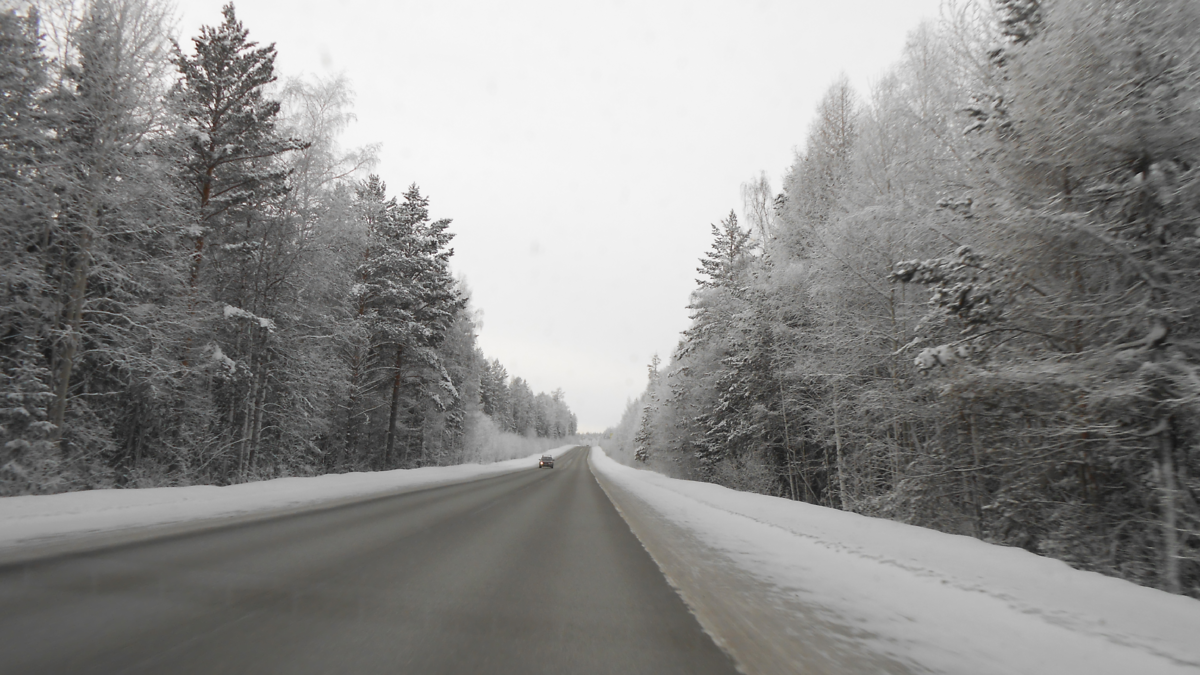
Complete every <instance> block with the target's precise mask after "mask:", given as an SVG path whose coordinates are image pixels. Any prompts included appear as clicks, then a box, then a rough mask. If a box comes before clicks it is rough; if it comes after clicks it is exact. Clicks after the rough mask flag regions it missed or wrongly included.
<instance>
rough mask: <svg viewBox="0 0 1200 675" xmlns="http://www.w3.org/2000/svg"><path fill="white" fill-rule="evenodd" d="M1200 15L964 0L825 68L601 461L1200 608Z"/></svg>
mask: <svg viewBox="0 0 1200 675" xmlns="http://www.w3.org/2000/svg"><path fill="white" fill-rule="evenodd" d="M1198 30H1200V9H1197V7H1196V5H1195V3H1190V2H1186V1H1182V0H1180V1H1174V0H1172V1H1167V2H1158V3H1138V2H1129V1H1125V0H1102V1H1099V2H1095V1H1092V2H1089V1H1085V0H1056V1H1054V2H1040V3H1039V2H1032V1H1029V0H1022V1H1020V2H1016V1H1013V2H1009V1H1007V0H997V1H996V2H995V3H994V4H985V3H963V4H959V5H952V6H948V7H947V10H946V12H945V15H944V16H943V18H942V20H941V21H940V22H938V23H936V24H926V25H923V26H921V27H920V28H918V29H917V30H916V31H914V32H913V33H912V34H911V36H910V40H909V44H908V46H907V48H906V50H905V52H904V55H903V58H902V60H901V61H900V63H898V64H897V65H896V66H895V67H894V68H893V70H892V71H891V72H890V73H889V74H888V75H887V76H886V77H884V78H882V79H881V80H880V81H879V82H877V83H876V84H875V85H874V86H873V88H872V90H871V91H870V92H869V93H868V95H866V96H865V97H861V98H859V97H857V96H856V95H855V93H854V92H853V91H852V90H851V89H850V87H849V84H848V83H847V82H845V81H839V82H837V83H835V84H834V85H833V86H832V87H831V89H830V90H829V92H828V94H827V95H826V97H825V99H824V100H823V101H822V103H821V104H820V106H819V108H818V111H817V116H816V118H815V120H814V122H813V123H812V127H811V133H810V135H809V138H808V141H807V143H806V145H805V147H804V150H803V151H802V152H800V153H798V155H797V157H796V160H795V162H794V163H793V165H792V167H791V168H790V170H789V172H788V174H787V176H786V178H785V180H784V184H783V189H782V192H781V193H780V194H779V196H778V198H777V199H775V200H774V207H775V208H774V209H773V210H772V212H771V213H769V214H764V209H763V208H762V204H763V203H764V200H763V199H762V197H761V196H758V197H755V195H760V193H762V192H763V188H762V185H761V184H762V179H761V178H756V179H755V180H754V181H753V182H752V183H750V184H749V185H748V186H746V187H745V188H744V194H745V195H747V200H746V201H747V205H746V206H747V208H746V217H747V220H748V222H750V223H751V225H752V227H751V228H742V227H741V226H740V225H738V224H737V223H736V220H734V219H733V218H728V219H726V220H725V221H723V222H722V224H721V226H720V227H714V250H713V253H710V254H709V256H708V257H707V258H706V259H705V260H704V261H703V264H704V267H703V271H704V273H705V275H706V278H704V279H702V280H701V281H700V283H699V285H698V287H697V289H696V291H695V293H694V295H693V299H692V303H691V307H692V309H693V312H694V314H693V325H692V327H691V328H690V329H689V330H688V331H687V332H685V333H684V334H683V335H682V337H681V340H680V343H679V347H678V348H677V350H676V351H675V353H674V355H673V358H672V360H671V362H670V363H669V364H667V365H666V366H665V367H664V368H663V369H662V374H661V375H657V376H652V377H651V380H650V385H649V387H648V389H647V391H646V394H644V395H643V397H642V399H641V401H640V402H637V403H635V404H633V405H631V407H630V409H629V410H628V411H627V413H626V416H625V418H624V419H623V420H622V422H621V424H620V425H619V426H618V427H616V428H614V429H612V430H610V432H609V434H610V437H611V438H612V441H611V443H612V447H613V454H614V455H615V456H623V457H625V458H626V459H627V460H629V461H631V460H632V459H633V455H634V453H635V452H636V453H637V454H638V458H639V459H646V460H648V461H649V462H650V463H651V465H655V466H659V467H661V468H663V469H664V470H667V471H671V472H675V473H677V474H679V475H684V476H689V477H695V478H701V479H705V480H712V481H716V482H720V483H723V484H726V485H729V486H731V487H737V488H740V489H752V490H757V491H761V492H766V493H771V494H778V495H782V496H787V497H790V498H793V499H799V500H805V501H809V502H813V503H818V504H823V505H827V506H832V507H836V508H842V509H847V510H853V511H857V512H861V513H866V514H871V515H879V516H885V517H890V518H895V519H899V520H903V521H906V522H910V523H916V524H920V525H925V526H929V527H934V528H938V529H941V530H944V531H948V532H955V533H962V534H969V535H972V536H976V537H980V538H983V539H985V540H988V541H992V542H996V543H1003V544H1009V545H1014V546H1021V547H1024V548H1027V549H1029V550H1032V551H1035V552H1038V553H1042V554H1045V555H1050V556H1054V557H1057V558H1061V559H1063V560H1066V561H1068V562H1070V563H1071V564H1073V565H1076V566H1079V567H1083V568H1086V569H1092V570H1097V571H1101V572H1104V573H1107V574H1112V575H1116V576H1121V577H1124V578H1127V579H1131V580H1134V581H1137V582H1139V583H1143V584H1147V585H1153V586H1157V587H1160V588H1163V589H1165V590H1169V591H1172V592H1177V593H1186V594H1190V595H1193V596H1200V507H1198V506H1197V504H1198V501H1200V482H1198V481H1200V478H1198V475H1200V427H1198V426H1197V420H1200V352H1198V346H1197V344H1198V343H1197V330H1198V329H1197V324H1196V316H1195V315H1196V312H1197V308H1198V307H1200V287H1198V286H1197V284H1198V283H1200V276H1198V275H1197V273H1196V270H1197V269H1200V231H1197V230H1196V224H1197V222H1200V219H1198V218H1197V209H1200V191H1198V190H1197V185H1200V183H1198V176H1200V173H1197V172H1198V171H1200V169H1198V168H1197V167H1198V166H1200V136H1198V134H1200V120H1198V119H1197V116H1198V115H1200V109H1197V107H1196V106H1195V100H1196V96H1197V94H1198V92H1200V43H1198V42H1197V40H1196V39H1195V35H1197V34H1198V33H1197V31H1198ZM731 241H743V242H745V249H744V251H743V252H742V254H741V255H742V256H743V262H742V263H740V267H738V271H737V273H736V274H735V273H731V272H730V273H726V272H723V271H718V267H717V266H716V263H715V262H714V260H716V259H717V258H716V256H718V255H720V252H722V251H725V250H726V249H729V245H728V243H729V242H731ZM733 261H734V258H733V257H730V258H729V264H730V266H731V268H732V266H733ZM647 439H652V443H650V444H649V445H647ZM606 447H608V446H606Z"/></svg>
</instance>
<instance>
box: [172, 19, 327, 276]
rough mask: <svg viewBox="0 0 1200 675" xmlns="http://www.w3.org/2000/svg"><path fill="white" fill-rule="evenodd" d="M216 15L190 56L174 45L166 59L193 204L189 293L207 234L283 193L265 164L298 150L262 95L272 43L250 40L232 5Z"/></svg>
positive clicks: (271, 64)
mask: <svg viewBox="0 0 1200 675" xmlns="http://www.w3.org/2000/svg"><path fill="white" fill-rule="evenodd" d="M221 14H222V15H223V16H224V17H225V20H224V22H222V23H221V25H219V26H217V27H215V28H214V27H211V26H204V27H203V28H201V29H200V35H199V36H197V37H195V38H193V39H192V43H193V45H194V48H195V54H194V55H191V56H189V55H186V54H184V53H183V52H182V50H180V48H179V46H178V45H176V46H175V55H174V57H173V59H172V61H173V63H174V64H175V66H176V68H178V70H179V73H180V75H181V79H180V80H179V82H178V83H177V84H176V86H175V88H174V89H173V90H172V92H171V94H172V100H173V102H174V104H175V106H176V108H177V110H178V113H179V115H180V117H181V118H182V120H183V126H182V127H181V130H180V135H181V139H180V140H181V142H182V143H183V145H184V147H185V148H186V149H187V160H186V162H185V169H186V175H187V178H188V182H189V183H190V187H191V189H192V190H193V191H194V192H193V198H194V199H195V200H196V202H195V203H196V224H195V225H193V226H192V227H191V228H190V234H191V236H192V238H193V244H194V247H193V252H192V269H191V274H190V279H189V284H190V286H191V288H192V289H195V288H196V286H197V284H198V283H199V278H200V272H201V265H202V263H203V260H204V251H205V244H206V241H207V240H206V236H207V235H208V234H209V233H210V232H213V231H214V230H215V231H216V232H218V233H221V232H222V231H223V229H224V228H225V227H227V224H228V223H229V222H231V221H236V220H238V210H239V209H241V208H244V207H251V206H252V205H253V204H255V203H257V202H263V201H266V200H269V199H271V198H273V197H276V196H278V195H280V194H282V193H283V192H284V191H285V190H286V189H287V185H286V177H287V172H286V171H285V170H283V169H281V168H279V167H278V166H277V165H275V164H273V163H272V162H271V159H272V158H274V157H276V156H278V155H281V154H283V153H285V152H288V151H291V150H298V149H301V148H303V147H304V144H303V143H301V142H300V141H298V140H295V139H288V138H281V137H280V136H279V134H278V133H277V132H276V129H275V126H276V121H277V118H278V116H279V110H280V103H279V102H278V101H274V100H271V99H268V98H266V96H265V88H266V86H267V85H268V84H270V83H272V82H274V81H275V45H273V44H272V45H268V46H266V47H259V46H258V43H256V42H252V41H250V40H249V39H248V37H249V31H248V30H246V28H245V27H243V26H242V23H241V22H240V21H238V19H237V16H236V14H235V12H234V8H233V4H232V3H231V4H228V5H225V7H224V8H222V10H221Z"/></svg>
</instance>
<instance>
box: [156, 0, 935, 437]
mask: <svg viewBox="0 0 1200 675" xmlns="http://www.w3.org/2000/svg"><path fill="white" fill-rule="evenodd" d="M224 2H225V0H182V1H181V2H180V13H181V21H180V24H179V28H180V33H181V36H180V37H181V39H180V42H181V44H182V45H183V46H184V48H185V50H186V49H189V48H190V38H191V37H192V36H194V35H195V34H196V33H197V31H198V29H199V27H200V26H201V25H204V24H208V25H215V24H217V23H219V22H220V20H221V16H220V8H221V6H222V4H224ZM940 2H941V0H836V1H834V2H829V1H828V0H826V1H822V2H815V1H804V0H791V1H774V0H760V1H753V0H741V1H735V0H725V1H707V0H706V1H701V0H639V1H622V0H607V1H592V2H576V1H573V0H545V1H540V0H496V1H493V2H484V1H471V0H430V1H424V2H410V1H404V0H400V1H396V2H378V1H377V2H369V1H367V0H340V1H339V2H336V3H329V2H313V1H311V0H238V1H237V2H236V3H235V6H236V8H237V13H238V18H239V19H241V21H242V23H243V24H245V26H246V28H247V29H249V31H250V37H251V39H253V40H256V41H258V42H259V43H262V44H267V43H271V42H274V43H276V47H277V49H278V53H279V56H278V59H277V61H276V69H277V72H278V74H280V75H281V77H286V76H295V75H304V74H318V75H324V76H328V75H333V74H338V73H342V74H345V75H346V76H347V77H348V78H349V79H350V81H351V82H352V84H353V86H354V89H355V90H356V92H357V102H356V104H355V106H354V111H355V113H356V114H357V116H358V122H357V123H356V124H355V125H354V126H353V127H352V128H351V130H350V131H349V132H348V133H347V135H346V137H345V138H344V144H345V145H347V146H358V145H365V144H369V143H382V146H383V147H382V153H381V159H382V161H381V163H380V165H379V166H378V167H377V168H376V173H378V174H379V175H380V176H381V177H382V178H383V179H384V180H385V181H386V182H387V184H388V187H389V192H391V193H393V194H399V193H401V192H403V189H404V188H405V187H407V186H408V185H409V184H410V183H413V182H416V183H417V184H418V185H419V186H420V187H421V191H422V193H424V194H425V195H427V196H428V197H429V198H430V211H431V215H432V216H433V217H434V218H452V219H453V220H454V224H453V226H452V230H453V231H454V232H455V233H456V234H457V236H456V238H455V240H454V249H455V255H454V258H453V262H452V265H453V267H454V270H455V272H456V273H457V274H460V275H465V276H466V278H467V281H468V283H469V285H470V286H471V289H472V291H473V296H474V297H473V304H474V306H475V307H476V308H477V309H479V310H482V312H483V327H482V329H481V330H480V335H479V344H480V346H481V347H482V348H483V350H484V352H485V353H486V354H487V355H488V356H489V357H491V358H499V359H500V361H501V362H502V363H503V364H504V365H505V366H506V367H507V368H508V371H509V373H510V374H511V375H519V376H521V377H524V378H525V379H526V380H528V381H529V382H530V385H531V387H532V388H533V389H534V391H546V392H549V391H551V390H553V389H555V388H557V387H562V389H563V390H564V391H565V392H566V395H567V402H568V403H569V404H570V406H571V408H572V410H574V411H575V413H576V415H577V416H578V418H579V425H580V429H581V430H582V431H600V430H603V429H604V428H605V427H607V426H611V425H614V424H616V423H617V421H618V420H619V419H620V416H621V413H622V411H623V410H624V408H625V405H626V403H627V401H628V400H629V399H630V398H632V397H635V396H637V395H638V394H639V393H640V392H641V390H642V389H643V387H644V385H645V376H646V364H647V363H649V361H650V357H651V355H652V354H654V353H655V352H657V353H659V354H660V355H661V356H662V357H663V359H664V361H665V360H667V359H668V358H669V356H670V353H671V351H672V350H673V349H674V347H675V345H676V343H677V342H678V338H679V333H680V331H682V330H683V329H685V328H686V327H687V325H688V313H687V309H686V305H687V303H688V295H689V293H690V292H691V291H692V289H693V288H694V287H695V279H696V276H697V275H696V272H695V268H696V267H697V266H698V260H699V258H700V257H701V256H702V255H703V253H704V251H705V250H706V249H707V248H708V246H709V244H710V229H709V224H710V223H715V222H717V221H719V220H720V219H721V218H723V217H724V216H725V215H726V214H728V213H729V210H730V209H736V210H737V212H738V215H739V218H740V217H741V197H740V186H741V184H742V183H743V182H745V181H747V180H749V179H751V178H752V177H754V176H756V175H757V174H758V173H759V172H760V171H766V172H767V176H768V177H769V178H770V180H771V182H772V185H773V187H774V188H775V190H776V191H778V190H779V185H780V181H781V178H782V176H783V174H784V173H785V172H786V170H787V167H788V165H789V164H790V163H791V160H792V157H793V153H794V149H795V148H796V147H798V146H800V145H801V144H802V143H803V142H804V138H805V136H806V133H807V127H808V123H809V120H810V119H811V117H812V115H813V110H814V108H815V106H816V103H817V101H818V100H819V99H820V97H821V96H822V94H824V92H825V89H826V88H827V87H828V86H829V84H830V83H831V82H832V81H833V80H834V78H836V77H837V76H838V74H839V73H842V72H845V73H846V74H847V75H848V76H849V77H850V80H851V82H852V83H853V84H854V85H855V87H856V88H857V89H858V90H859V92H860V93H865V92H866V90H867V88H868V87H869V85H870V83H871V82H872V81H873V80H874V79H876V78H878V77H879V76H880V75H881V74H882V73H883V72H884V71H885V70H886V69H887V68H888V67H889V66H890V65H891V64H892V63H894V62H895V61H896V60H897V59H898V58H899V55H900V51H901V49H902V47H903V44H904V40H905V37H906V34H907V33H908V31H910V30H911V29H913V28H914V27H916V25H917V24H918V23H919V21H920V20H921V19H922V18H934V17H936V16H937V14H938V7H939V5H940Z"/></svg>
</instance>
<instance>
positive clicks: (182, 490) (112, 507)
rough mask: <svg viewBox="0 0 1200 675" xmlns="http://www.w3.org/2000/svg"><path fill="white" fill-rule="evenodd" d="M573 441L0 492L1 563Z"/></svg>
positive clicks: (529, 462) (322, 498)
mask: <svg viewBox="0 0 1200 675" xmlns="http://www.w3.org/2000/svg"><path fill="white" fill-rule="evenodd" d="M573 447H576V446H573V445H564V446H562V447H560V448H556V449H554V450H549V451H547V452H546V453H537V454H534V455H530V456H529V457H525V458H522V459H510V460H507V461H503V462H496V463H494V464H460V465H458V466H437V467H425V468H421V469H397V470H395V471H379V472H374V473H342V474H329V475H325V476H315V477H311V478H277V479H275V480H267V481H259V482H254V483H241V484H239V485H229V486H225V487H215V486H212V485H194V486H189V487H173V488H146V489H139V490H89V491H85V492H68V493H63V494H56V495H36V496H25V497H4V498H0V562H4V561H13V560H19V559H24V558H27V557H32V556H36V555H42V554H44V553H47V552H60V551H66V550H71V549H72V548H73V547H75V546H77V545H81V544H82V545H85V546H86V545H89V544H99V543H108V542H114V541H123V540H129V539H136V538H140V537H142V536H145V535H152V534H157V533H161V532H163V531H165V530H168V529H170V530H171V531H175V530H178V529H179V528H181V527H187V526H212V525H215V524H218V523H224V522H227V521H229V520H234V519H248V518H258V517H267V516H271V515H277V514H280V513H284V512H289V511H294V510H299V509H305V508H314V507H320V506H327V505H332V504H336V503H342V502H348V501H353V500H356V499H363V498H367V497H370V496H372V495H383V494H395V493H400V492H407V491H411V490H417V489H422V488H428V487H433V486H436V485H443V484H448V483H458V482H463V481H468V480H474V479H478V478H483V477H486V476H492V475H495V474H500V473H505V472H508V471H518V470H521V469H529V468H534V467H536V466H537V458H538V457H540V456H541V455H542V454H550V455H553V456H555V457H558V456H559V455H561V454H563V453H564V452H566V451H567V450H570V449H571V448H573Z"/></svg>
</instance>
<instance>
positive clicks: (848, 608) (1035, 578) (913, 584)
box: [591, 447, 1200, 675]
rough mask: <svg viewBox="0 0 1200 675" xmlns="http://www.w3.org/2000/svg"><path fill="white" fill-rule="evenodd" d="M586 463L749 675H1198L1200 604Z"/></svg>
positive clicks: (952, 540)
mask: <svg viewBox="0 0 1200 675" xmlns="http://www.w3.org/2000/svg"><path fill="white" fill-rule="evenodd" d="M591 462H592V467H593V469H594V471H595V473H596V474H597V477H598V478H599V479H600V480H601V485H603V486H604V487H605V489H606V491H607V492H608V493H609V495H610V497H612V498H613V501H614V502H615V503H616V504H617V507H618V508H619V509H620V510H621V512H622V515H624V516H625V517H626V519H627V520H629V522H630V525H631V527H633V529H634V531H635V533H636V534H637V535H638V536H639V538H641V540H642V542H643V544H645V545H646V548H647V549H648V550H649V551H650V553H651V555H652V556H654V558H655V560H656V561H657V562H658V563H659V565H660V567H662V568H663V571H664V572H665V573H666V574H667V577H668V579H670V580H671V582H672V583H673V584H674V585H675V586H676V587H677V588H678V589H679V590H680V593H681V594H682V595H683V596H684V598H685V599H686V600H687V601H688V603H689V604H690V605H691V606H692V608H693V609H694V610H695V611H696V613H697V616H698V617H699V618H700V620H701V623H703V624H704V625H705V628H706V629H708V630H709V631H710V633H712V634H713V635H714V637H715V638H716V639H717V640H718V642H720V643H721V644H722V645H723V646H724V647H725V648H726V649H728V650H729V651H730V652H731V653H733V655H734V657H735V658H737V659H738V661H739V663H741V664H742V666H743V667H745V668H746V669H747V671H748V672H750V673H769V672H780V673H783V672H795V670H797V669H798V668H800V667H801V666H808V667H811V668H812V669H813V670H814V671H816V672H825V671H826V670H836V671H838V672H841V671H842V670H849V671H851V672H858V671H862V672H910V671H915V672H929V671H933V672H944V673H966V672H969V673H997V674H999V673H1088V674H1089V675H1092V674H1096V673H1114V674H1120V675H1128V674H1129V673H1139V674H1141V673H1192V674H1193V675H1195V674H1196V673H1200V602H1197V601H1196V600H1192V599H1190V598H1185V597H1181V596H1176V595H1171V594H1169V593H1164V592H1161V591H1157V590H1154V589H1149V588H1144V587H1141V586H1137V585H1135V584H1131V583H1128V582H1125V581H1121V580H1119V579H1113V578H1110V577H1105V576H1102V575H1100V574H1095V573H1091V572H1081V571H1079V570H1075V569H1072V568H1070V567H1069V566H1068V565H1066V564H1065V563H1063V562H1061V561H1057V560H1052V559H1049V558H1043V557H1041V556H1037V555H1034V554H1031V553H1029V552H1027V551H1023V550H1020V549H1015V548H1010V547H1003V546H994V545H991V544H986V543H983V542H980V541H978V540H975V539H972V538H969V537H961V536H955V535H948V534H944V533H941V532H936V531H933V530H927V529H924V528H919V527H913V526H909V525H904V524H901V523H896V522H892V521H888V520H882V519H878V518H868V517H864V516H859V515H856V514H852V513H846V512H843V511H838V510H835V509H827V508H823V507H819V506H813V505H811V504H803V503H798V502H793V501H790V500H784V499H778V498H774V497H767V496H764V495H756V494H749V493H744V492H736V491H734V490H729V489H726V488H723V487H720V486H716V485H711V484H707V483H697V482H692V481H682V480H676V479H671V478H667V477H665V476H662V475H660V474H657V473H654V472H651V471H643V470H637V469H633V468H630V467H627V466H624V465H621V464H618V463H616V462H614V461H613V460H612V459H610V458H609V457H608V456H607V455H605V454H603V451H602V450H600V449H599V448H596V447H593V452H592V454H591Z"/></svg>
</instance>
